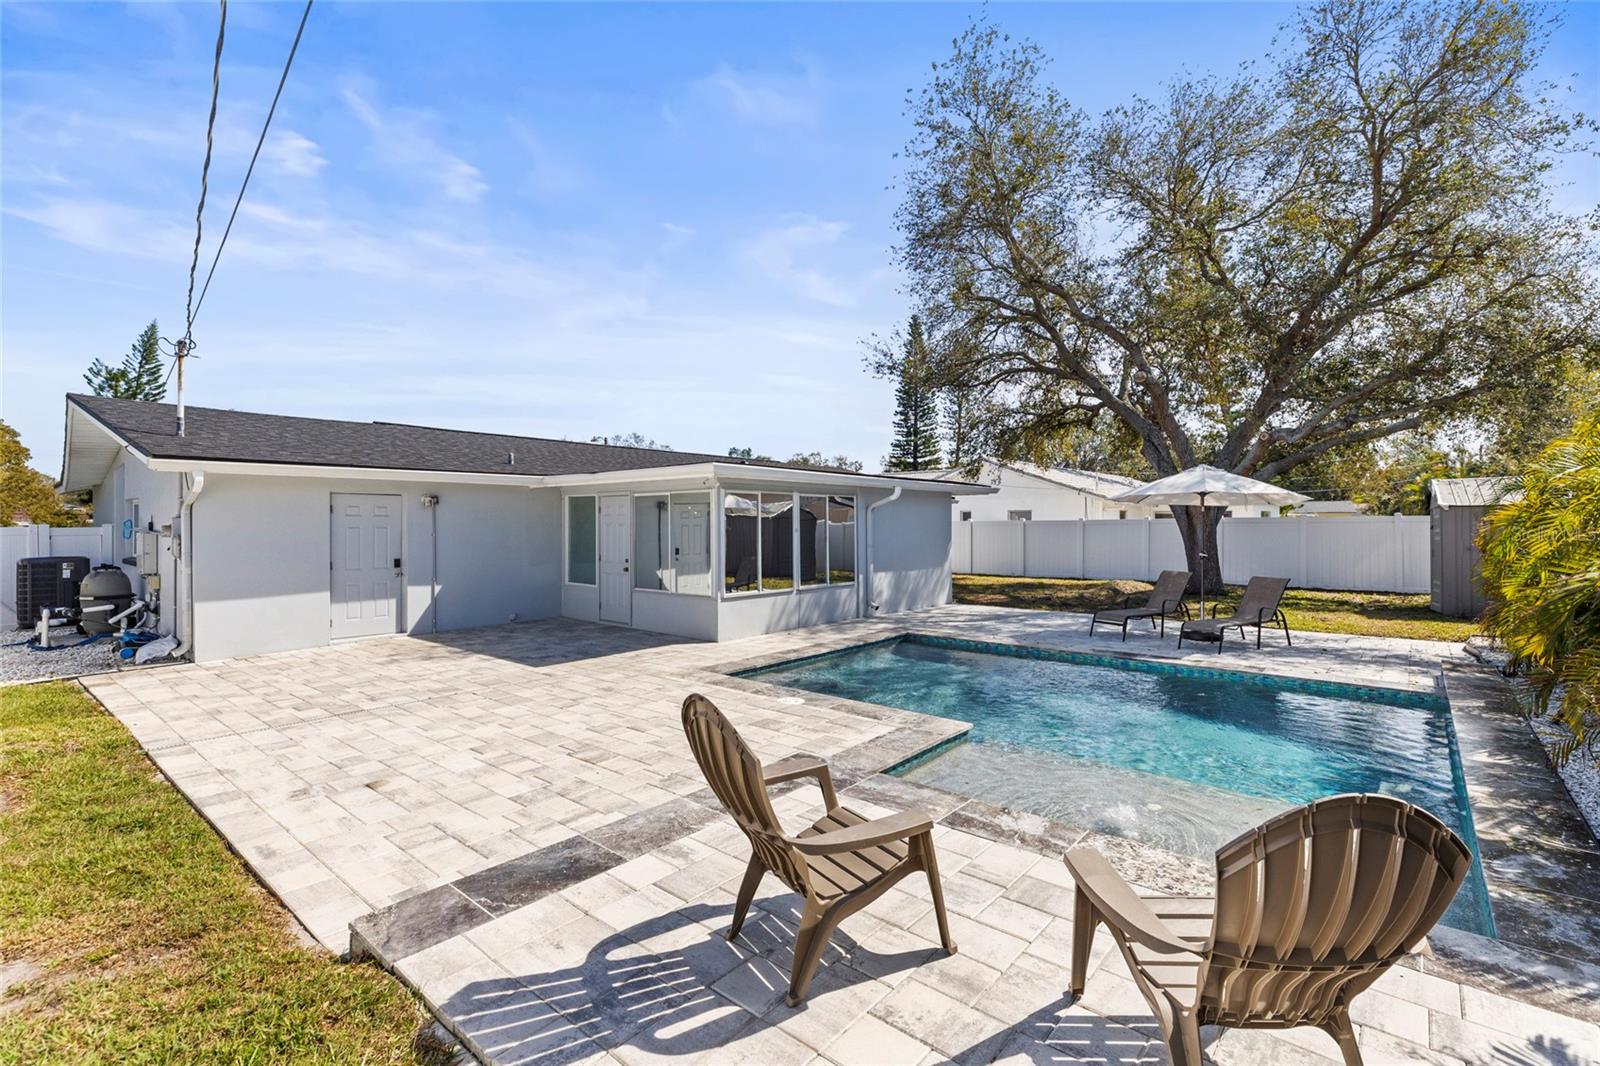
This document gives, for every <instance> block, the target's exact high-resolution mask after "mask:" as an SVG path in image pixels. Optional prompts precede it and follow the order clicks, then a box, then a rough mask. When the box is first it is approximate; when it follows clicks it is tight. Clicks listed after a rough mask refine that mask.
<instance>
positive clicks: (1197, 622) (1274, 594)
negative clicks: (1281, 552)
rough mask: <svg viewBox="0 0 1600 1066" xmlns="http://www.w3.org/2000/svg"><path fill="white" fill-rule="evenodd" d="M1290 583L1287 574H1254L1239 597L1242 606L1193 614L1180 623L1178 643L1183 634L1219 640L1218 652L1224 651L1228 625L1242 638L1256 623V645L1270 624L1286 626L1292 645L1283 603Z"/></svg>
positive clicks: (1219, 653)
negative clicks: (1206, 615)
mask: <svg viewBox="0 0 1600 1066" xmlns="http://www.w3.org/2000/svg"><path fill="white" fill-rule="evenodd" d="M1288 587H1289V579H1288V578H1286V577H1253V578H1251V579H1250V584H1248V585H1246V586H1245V587H1244V595H1243V596H1241V597H1239V606H1238V607H1236V608H1234V611H1233V613H1232V614H1230V615H1226V616H1220V617H1219V616H1218V613H1217V612H1218V611H1219V610H1220V609H1221V608H1220V607H1213V608H1212V609H1211V617H1210V618H1191V619H1190V620H1188V621H1187V622H1184V623H1183V625H1181V626H1179V627H1178V647H1180V648H1181V647H1183V638H1184V637H1188V638H1189V639H1190V640H1195V639H1197V638H1198V639H1200V640H1215V641H1216V642H1217V654H1218V655H1221V654H1222V633H1223V631H1224V630H1227V629H1237V630H1238V631H1239V636H1240V638H1243V637H1244V630H1245V627H1246V626H1254V627H1255V630H1256V647H1257V648H1258V649H1259V648H1260V647H1261V630H1262V629H1263V628H1265V627H1266V626H1278V627H1280V628H1281V629H1282V630H1283V639H1284V642H1285V643H1287V644H1288V645H1289V646H1290V647H1291V648H1292V647H1294V641H1293V640H1292V639H1290V637H1289V619H1288V618H1287V617H1285V616H1284V613H1283V610H1282V609H1281V608H1280V607H1279V604H1281V603H1282V602H1283V592H1284V590H1285V589H1287V588H1288Z"/></svg>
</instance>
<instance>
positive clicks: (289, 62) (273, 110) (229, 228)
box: [189, 0, 313, 328]
mask: <svg viewBox="0 0 1600 1066" xmlns="http://www.w3.org/2000/svg"><path fill="white" fill-rule="evenodd" d="M312 2H313V0H306V7H305V10H304V11H302V12H301V13H300V26H299V28H298V29H296V30H295V31H294V43H293V44H291V45H290V46H289V58H288V59H286V60H284V63H283V73H282V74H280V75H279V76H278V89H277V91H276V92H274V93H273V94H272V106H271V107H269V108H267V120H266V121H265V122H263V123H262V124H261V136H260V137H257V138H256V150H255V151H254V152H252V153H250V165H249V166H248V167H246V168H245V172H244V181H243V182H242V183H241V184H240V185H239V195H238V196H236V197H235V198H234V201H233V211H232V212H231V213H229V215H228V224H227V225H226V226H224V227H223V230H222V240H220V241H218V242H217V254H216V255H214V256H212V257H211V269H210V270H208V271H206V280H205V284H204V285H202V286H200V299H199V300H198V301H196V303H195V305H194V311H193V312H192V313H191V314H190V315H189V326H190V327H191V328H192V327H193V326H194V320H195V317H196V316H197V315H199V314H200V308H201V306H202V305H203V304H204V303H205V302H206V293H207V292H208V291H210V289H211V278H212V276H213V275H215V274H216V272H217V260H219V259H221V258H222V249H223V246H224V245H226V244H227V243H228V234H230V233H232V232H233V220H234V219H235V218H237V217H238V216H239V205H240V204H241V203H243V202H244V191H245V190H246V189H248V188H249V187H250V175H252V174H254V173H255V171H256V160H257V159H259V158H260V156H261V146H262V145H264V144H266V143H267V131H268V130H269V129H271V128H272V116H273V115H275V114H277V112H278V99H279V98H280V97H281V96H283V85H284V83H285V82H287V81H288V80H289V68H290V67H292V66H294V56H295V53H296V52H298V51H299V50H300V37H301V35H302V34H304V33H305V32H306V20H307V19H308V18H310V17H311V4H312ZM223 6H224V7H226V6H227V0H223ZM221 43H222V42H221V39H220V38H219V39H218V42H217V44H218V48H219V49H220V48H221ZM219 54H220V52H219ZM212 108H213V114H214V113H215V108H216V102H215V99H213V102H212ZM197 247H198V246H197ZM189 287H190V291H191V292H193V289H194V275H193V274H192V273H191V274H190V276H189Z"/></svg>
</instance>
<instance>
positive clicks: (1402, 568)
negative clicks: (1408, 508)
mask: <svg viewBox="0 0 1600 1066" xmlns="http://www.w3.org/2000/svg"><path fill="white" fill-rule="evenodd" d="M1389 529H1390V530H1391V531H1392V533H1393V535H1392V536H1391V538H1390V541H1391V543H1392V544H1393V545H1394V558H1395V563H1394V578H1395V581H1394V590H1395V591H1396V592H1404V591H1405V590H1406V538H1405V527H1404V526H1402V525H1401V523H1400V513H1399V512H1398V511H1396V512H1395V513H1394V514H1392V515H1390V516H1389Z"/></svg>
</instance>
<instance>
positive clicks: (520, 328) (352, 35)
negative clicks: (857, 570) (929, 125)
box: [0, 0, 1600, 471]
mask: <svg viewBox="0 0 1600 1066" xmlns="http://www.w3.org/2000/svg"><path fill="white" fill-rule="evenodd" d="M981 10H982V9H981V8H979V7H977V6H974V5H964V4H938V5H891V4H875V5H856V6H843V5H822V4H788V5H779V6H743V5H729V4H724V5H710V6H685V5H667V4H656V5H645V6H632V5H620V4H617V5H590V6H576V5H573V6H568V5H554V4H509V3H507V4H421V3H418V4H399V3H359V4H351V3H335V2H332V0H321V2H319V3H318V4H317V6H316V8H315V9H314V10H313V12H312V15H311V21H310V24H309V25H308V27H307V30H306V36H305V40H304V43H303V44H302V46H301V51H300V55H299V57H298V58H297V60H296V63H295V68H294V71H293V73H292V75H291V77H290V80H289V85H288V88H287V90H286V91H285V96H284V100H283V103H282V104H281V105H280V107H279V111H278V116H277V118H276V120H275V122H274V125H273V134H272V136H271V138H270V139H269V141H268V144H267V150H266V152H265V153H264V156H263V162H262V163H261V164H260V165H259V166H258V168H257V171H256V175H255V177H254V179H253V180H252V183H251V187H250V191H249V194H248V196H247V197H246V200H245V204H244V208H243V210H242V211H241V214H240V217H239V221H238V223H237V224H236V225H235V228H234V233H233V236H232V237H231V238H230V240H229V244H228V248H227V251H226V252H225V254H224V256H223V260H222V265H221V267H220V269H219V271H218V274H217V278H216V281H215V282H214V283H213V285H212V289H211V293H210V295H209V296H208V297H207V298H206V303H205V306H204V309H203V312H202V313H201V315H200V318H199V320H198V322H197V323H196V326H195V337H196V340H197V342H198V344H199V349H198V353H199V355H200V356H201V358H200V359H199V360H197V361H196V363H194V364H192V375H191V378H190V384H191V387H190V389H189V391H188V396H189V400H190V402H191V403H194V404H198V405H205V406H220V407H237V408H243V409H251V410H264V411H273V412H281V413H293V414H301V415H314V416H325V417H335V418H354V419H387V420H396V421H407V422H419V423H425V424H432V425H444V426H458V427H465V428H481V429H494V430H498V431H503V432H516V433H527V434H531V435H543V436H556V437H562V436H565V437H572V438H575V439H588V438H589V437H591V436H593V435H596V434H611V433H628V432H638V433H642V434H644V435H645V436H648V437H651V438H654V439H656V440H659V441H663V442H665V443H669V444H671V445H673V446H675V447H678V448H683V449H695V450H707V451H715V452H722V451H725V450H726V449H727V448H729V447H730V446H746V445H748V446H752V447H755V448H756V449H757V450H758V451H764V452H767V453H770V454H774V455H779V456H787V455H789V454H790V453H791V452H794V451H797V450H804V451H810V450H812V449H820V450H823V451H826V452H828V453H830V454H832V453H837V452H843V453H846V454H849V455H853V456H855V457H856V458H858V459H861V460H863V461H865V462H866V463H867V464H868V468H869V469H875V468H876V464H877V462H878V460H879V458H880V457H881V456H882V455H883V454H884V453H885V452H886V451H887V446H888V438H889V428H888V427H889V416H890V413H891V407H892V403H891V388H890V386H889V384H888V383H886V382H883V381H879V380H876V379H873V378H872V377H870V376H869V375H868V374H867V373H866V372H865V370H864V369H863V365H862V358H863V347H862V342H863V340H865V339H866V338H868V337H870V336H872V335H873V334H882V333H887V332H889V331H892V330H893V329H894V328H895V327H896V325H897V324H898V323H900V322H901V320H902V319H903V318H904V316H905V314H906V310H907V308H906V304H905V300H904V298H903V297H902V296H901V295H900V293H899V291H898V286H899V277H898V274H897V272H896V269H895V265H894V262H893V258H892V255H891V252H890V247H891V245H892V244H893V241H894V231H893V212H894V209H895V206H896V204H897V201H898V196H897V193H896V192H895V190H894V188H893V185H894V183H895V180H896V178H897V175H898V170H899V168H898V164H897V162H896V159H895V152H896V151H897V150H898V149H899V148H900V147H901V146H903V144H904V143H905V141H906V139H907V136H908V134H909V132H910V129H909V124H908V122H907V120H906V118H905V116H904V99H905V93H906V90H907V89H909V88H912V87H914V86H920V85H921V83H922V81H923V80H924V79H925V77H926V74H927V71H928V65H929V63H930V62H931V61H933V60H935V59H938V58H941V57H942V56H944V55H945V54H946V53H947V52H948V49H949V42H950V39H951V38H952V36H954V35H955V34H956V33H958V32H960V30H961V28H962V27H963V26H964V25H965V24H966V23H967V21H968V20H969V19H970V18H972V17H973V16H974V15H975V14H978V13H979V12H980V11H981ZM988 12H989V17H990V18H992V19H993V20H995V21H997V22H998V23H999V24H1001V25H1002V26H1003V27H1005V28H1006V29H1008V30H1010V31H1012V32H1014V33H1018V34H1022V35H1027V36H1030V37H1032V38H1034V39H1035V40H1037V41H1038V42H1039V43H1041V44H1042V45H1043V46H1044V47H1045V49H1046V50H1047V52H1048V53H1049V54H1050V55H1051V56H1053V57H1054V65H1053V67H1052V69H1051V76H1052V78H1053V79H1054V80H1055V81H1056V82H1057V84H1058V85H1060V86H1061V88H1062V89H1063V90H1064V91H1065V92H1066V94H1067V96H1068V97H1069V98H1070V99H1071V100H1072V101H1073V102H1074V103H1076V104H1078V105H1080V106H1083V107H1086V108H1089V109H1091V110H1098V109H1100V108H1103V107H1106V106H1108V105H1111V104H1113V103H1116V102H1119V101H1122V100H1125V99H1127V98H1128V97H1130V96H1131V95H1133V94H1135V93H1139V92H1145V93H1150V92H1154V91H1156V90H1157V89H1158V88H1159V85H1160V83H1161V81H1162V80H1163V79H1166V78H1170V77H1172V76H1173V75H1175V74H1177V73H1178V72H1180V71H1182V70H1185V69H1188V70H1190V71H1196V72H1198V71H1206V70H1213V71H1217V72H1227V71H1229V70H1231V69H1233V67H1234V66H1235V65H1236V64H1237V63H1239V62H1240V61H1243V60H1247V59H1251V58H1256V57H1259V56H1261V55H1263V54H1264V53H1266V51H1267V50H1268V49H1269V47H1270V45H1271V40H1272V36H1273V32H1274V29H1275V27H1276V26H1277V24H1278V23H1280V22H1281V21H1282V20H1283V19H1284V18H1286V17H1287V16H1288V14H1289V12H1290V9H1289V8H1288V7H1287V6H1284V5H1277V4H1265V3H1262V4H1181V5H1168V4H1122V5H1102V4H1056V5H1048V6H1032V5H1026V6H1025V5H992V6H990V7H989V8H988ZM298 15H299V5H298V4H271V5H268V4H246V3H235V4H234V5H232V7H231V9H230V12H229V25H228V37H227V46H226V50H225V52H224V63H223V70H222V97H221V103H220V109H219V118H218V122H219V126H218V135H217V146H216V155H215V160H214V163H213V168H212V173H211V189H212V193H211V200H210V204H209V206H208V211H207V218H206V223H207V240H206V245H205V249H206V250H205V253H204V255H203V256H202V264H201V273H202V276H203V274H204V270H205V265H206V264H207V263H208V262H209V260H210V254H211V250H212V249H213V248H214V247H215V240H216V238H217V236H219V235H220V232H221V228H222V224H223V223H224V221H225V220H226V217H227V210H228V208H229V207H230V206H231V204H232V200H233V197H234V195H235V193H236V192H237V190H238V185H239V181H240V179H241V177H242V176H243V169H244V165H245V163H246V162H247V161H248V158H249V153H250V149H251V147H252V146H253V144H254V139H255V136H256V133H257V132H258V130H259V128H260V122H261V120H262V118H263V117H264V114H265V109H266V106H267V103H268V101H269V100H270V98H271V93H272V88H273V85H274V84H275V82H276V78H277V74H278V71H279V68H280V66H281V64H282V61H283V57H284V55H285V53H286V51H287V48H288V44H289V41H290V39H291V38H292V36H293V30H294V25H295V22H296V21H297V19H298ZM215 33H216V8H215V5H212V4H130V5H100V4H37V5H32V4H21V3H11V2H8V3H5V4H3V5H0V50H3V51H0V91H3V100H0V136H3V142H0V148H3V159H0V290H3V291H0V315H3V319H0V357H3V363H4V366H3V368H0V388H3V397H0V410H3V414H4V418H5V419H6V421H8V422H10V423H11V424H12V425H14V426H16V427H17V428H18V429H19V430H20V431H21V433H22V436H23V441H24V443H26V444H27V445H28V446H29V447H30V448H32V449H33V451H34V455H35V463H36V465H38V466H40V467H41V468H42V469H45V470H47V471H55V470H58V469H59V466H58V464H59V455H60V442H61V395H62V394H63V393H64V392H66V391H69V390H75V389H80V388H81V386H82V381H81V374H82V371H83V368H84V367H85V366H87V364H88V363H89V361H90V360H91V359H93V358H94V357H95V356H100V357H103V358H105V359H107V360H108V361H111V360H114V359H117V358H120V356H121V355H122V353H123V352H124V351H125V350H126V349H127V347H128V344H129V343H130V342H131V341H132V339H133V337H134V336H135V334H137V333H138V331H139V330H140V328H142V327H143V325H144V324H145V323H146V322H148V321H149V320H150V319H151V318H157V319H159V320H160V322H161V324H162V330H163V333H165V334H166V335H168V336H173V335H174V334H175V332H176V331H178V330H179V329H180V328H181V321H182V316H183V299H184V292H185V287H186V282H187V273H188V267H189V254H190V251H189V250H190V246H191V245H192V242H193V239H194V227H193V221H194V220H193V216H194V206H195V196H196V193H197V191H198V179H199V166H200V159H201V153H202V150H203V143H204V130H205V112H206V108H207V105H208V102H209V90H210V76H211V50H212V48H213V46H214V43H215ZM1546 66H1547V69H1546V72H1545V73H1546V74H1547V75H1549V76H1551V77H1556V78H1559V79H1561V80H1563V81H1565V82H1567V83H1568V84H1570V85H1572V86H1573V87H1574V89H1575V92H1574V95H1573V99H1574V106H1577V107H1579V108H1581V109H1583V110H1586V111H1588V112H1589V113H1590V114H1597V113H1600V90H1597V79H1600V6H1597V5H1594V4H1587V5H1580V6H1575V7H1572V8H1571V9H1569V10H1568V12H1567V24H1566V26H1565V28H1564V29H1563V30H1562V32H1561V34H1560V36H1559V37H1558V38H1557V40H1556V41H1555V43H1554V46H1553V48H1552V51H1551V54H1550V57H1549V61H1548V62H1547V65H1546ZM1596 174H1597V171H1596V169H1595V167H1594V165H1593V162H1592V161H1590V162H1586V163H1582V164H1569V165H1566V166H1564V167H1563V169H1562V171H1561V177H1562V179H1563V180H1565V181H1567V182H1568V183H1569V184H1570V185H1571V187H1570V188H1568V189H1567V190H1565V191H1564V192H1563V193H1562V194H1561V196H1562V200H1563V201H1564V202H1566V203H1568V204H1569V205H1572V206H1581V207H1583V208H1585V209H1586V208H1588V207H1592V206H1593V203H1594V200H1595V199H1596V191H1595V190H1596V186H1597V184H1600V182H1597V178H1596Z"/></svg>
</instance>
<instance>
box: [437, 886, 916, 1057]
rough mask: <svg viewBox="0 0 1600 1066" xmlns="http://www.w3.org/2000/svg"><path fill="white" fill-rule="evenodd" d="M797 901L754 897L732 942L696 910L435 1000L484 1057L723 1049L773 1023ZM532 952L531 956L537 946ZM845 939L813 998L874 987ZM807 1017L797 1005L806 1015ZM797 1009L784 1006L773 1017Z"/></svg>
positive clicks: (721, 917) (828, 958) (706, 912)
mask: <svg viewBox="0 0 1600 1066" xmlns="http://www.w3.org/2000/svg"><path fill="white" fill-rule="evenodd" d="M801 905H802V904H801V901H800V900H799V897H797V896H793V895H792V894H790V895H788V896H778V897H768V898H766V899H762V900H758V901H757V902H756V904H755V906H754V907H753V908H752V911H751V914H750V916H749V918H748V919H747V920H746V922H745V925H744V928H743V929H742V930H741V932H740V934H739V936H738V937H736V938H735V939H734V940H732V941H729V940H727V939H726V938H725V937H724V936H723V935H722V933H721V932H719V928H720V929H726V927H727V924H728V920H729V918H730V917H731V915H732V907H731V906H729V905H727V904H718V905H712V904H708V903H693V904H688V905H685V906H683V907H681V908H679V909H677V910H675V911H672V912H669V913H666V914H663V915H661V916H660V917H658V918H652V919H650V920H648V921H645V922H640V923H638V924H636V925H634V926H631V927H629V928H628V929H626V930H623V931H621V932H612V933H610V934H609V935H606V936H604V937H603V938H601V939H599V940H597V941H596V942H595V943H594V944H592V945H591V946H590V947H589V948H588V950H587V952H586V953H584V955H583V957H582V958H581V960H579V961H577V962H576V963H574V964H572V965H567V966H562V967H559V968H556V969H551V970H543V969H540V968H538V967H537V966H526V967H522V968H517V967H516V966H515V965H514V962H515V955H513V956H512V957H511V958H508V959H506V960H504V961H505V963H506V965H508V966H511V970H510V976H508V977H501V978H496V979H488V980H471V981H468V982H466V983H464V984H463V985H462V986H461V987H460V988H459V989H458V990H456V991H455V992H453V993H452V994H451V995H449V996H448V998H446V999H445V1000H444V1001H443V1002H441V1003H439V1004H438V1005H439V1007H440V1011H441V1013H442V1014H444V1015H445V1016H446V1017H448V1018H449V1019H450V1021H451V1024H452V1026H453V1028H455V1029H456V1031H457V1033H458V1035H459V1036H461V1037H462V1038H463V1039H464V1040H466V1041H467V1042H468V1044H469V1045H470V1046H471V1047H472V1049H473V1051H474V1052H476V1053H477V1054H479V1055H480V1056H482V1057H483V1058H484V1059H485V1060H487V1061H491V1062H497V1063H518V1062H536V1063H544V1064H559V1063H564V1062H569V1061H573V1060H577V1059H581V1058H584V1057H587V1056H589V1055H592V1054H594V1053H595V1052H596V1051H598V1050H602V1049H610V1048H614V1047H618V1046H620V1045H623V1044H627V1045H630V1046H632V1047H634V1048H637V1049H639V1050H641V1051H644V1052H648V1053H651V1054H655V1055H665V1056H673V1057H677V1056H695V1055H700V1054H703V1053H705V1052H708V1051H712V1050H714V1049H716V1048H718V1047H722V1046H724V1045H726V1044H727V1043H728V1042H729V1041H730V1039H732V1038H734V1037H735V1036H736V1035H738V1034H739V1033H741V1032H742V1031H743V1030H745V1029H747V1028H753V1029H760V1028H763V1027H766V1026H768V1025H771V1024H775V1022H769V1021H766V1020H764V1019H763V1018H762V1015H763V1014H767V1013H769V1012H772V1011H773V1008H775V1007H780V1006H781V1004H782V1003H783V1001H784V995H785V992H786V991H787V988H788V982H789V977H788V975H789V966H790V962H791V960H792V951H793V945H794V940H795V926H796V925H797V924H798V917H793V918H792V920H791V921H789V922H785V920H784V918H783V917H780V915H785V916H789V915H797V914H798V910H799V907H800V906H801ZM535 950H537V949H535ZM862 950H863V949H861V948H860V946H859V945H857V944H856V943H855V942H854V941H853V940H852V939H851V938H850V937H849V936H848V935H847V934H841V935H838V936H836V937H835V938H834V943H833V944H832V945H831V946H830V949H829V951H828V952H827V954H826V955H825V956H824V958H823V960H822V967H821V972H820V973H819V975H818V980H817V987H818V989H819V992H818V994H819V995H825V994H826V993H827V992H829V991H835V990H838V989H840V988H843V987H847V986H849V985H854V984H860V983H866V982H870V981H872V980H873V977H871V976H869V975H868V974H867V973H865V972H863V971H861V970H859V969H856V968H855V967H851V966H847V965H844V959H845V958H846V956H847V954H855V953H861V952H862ZM934 955H942V952H940V951H938V949H936V948H934V947H931V946H930V947H929V949H928V950H926V951H912V952H904V953H901V954H898V955H874V956H873V957H872V959H871V963H872V969H873V972H874V973H893V972H897V971H899V970H902V969H906V968H910V967H914V966H918V965H921V964H922V963H924V962H926V961H927V960H928V959H929V958H931V957H933V956H934ZM801 1009H802V1010H804V1008H801ZM795 1013H796V1011H794V1010H792V1009H790V1008H787V1007H781V1013H776V1012H774V1017H775V1018H782V1017H787V1016H792V1015H794V1014H795Z"/></svg>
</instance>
